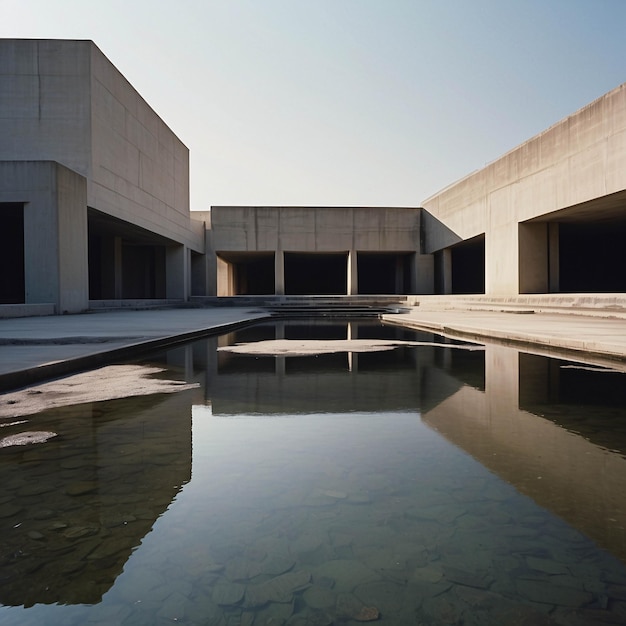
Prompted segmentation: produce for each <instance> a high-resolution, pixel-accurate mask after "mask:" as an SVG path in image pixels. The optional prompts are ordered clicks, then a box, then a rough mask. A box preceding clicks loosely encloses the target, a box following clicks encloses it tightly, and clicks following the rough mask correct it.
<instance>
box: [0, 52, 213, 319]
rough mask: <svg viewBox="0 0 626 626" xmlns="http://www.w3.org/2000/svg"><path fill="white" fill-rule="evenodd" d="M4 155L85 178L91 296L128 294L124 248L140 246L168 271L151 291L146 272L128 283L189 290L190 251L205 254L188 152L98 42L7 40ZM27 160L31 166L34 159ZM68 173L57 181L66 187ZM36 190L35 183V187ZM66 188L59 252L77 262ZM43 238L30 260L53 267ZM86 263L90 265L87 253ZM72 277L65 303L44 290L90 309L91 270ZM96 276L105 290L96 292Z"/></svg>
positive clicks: (174, 294)
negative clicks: (194, 212) (192, 202)
mask: <svg viewBox="0 0 626 626" xmlns="http://www.w3.org/2000/svg"><path fill="white" fill-rule="evenodd" d="M0 161H12V162H29V163H33V162H55V163H58V164H60V165H62V166H63V167H64V168H65V169H66V170H71V171H72V172H73V173H74V176H79V177H82V178H83V180H84V182H83V187H84V190H83V192H82V193H83V198H82V200H81V201H82V202H83V211H82V212H84V213H85V215H84V216H83V217H82V218H81V219H84V220H87V221H88V222H89V240H90V242H91V245H90V255H91V257H92V258H90V261H92V260H93V256H94V255H95V256H96V257H97V259H96V260H97V263H95V262H94V263H90V264H89V265H92V266H94V267H95V266H96V265H98V269H99V272H98V276H97V277H96V276H94V271H93V267H90V283H91V284H90V287H89V288H90V290H91V291H92V298H93V297H95V298H96V299H98V298H99V297H115V296H116V295H117V296H119V297H124V286H123V284H122V278H123V277H124V276H123V275H124V274H125V273H124V272H123V271H122V269H123V268H124V258H123V256H124V255H125V254H127V256H128V257H129V258H130V257H131V255H132V252H133V251H135V252H137V250H138V249H139V248H142V250H141V254H139V255H137V254H135V256H139V257H141V260H142V262H143V263H144V265H147V264H148V260H149V261H150V263H151V264H154V263H155V261H154V260H153V259H152V257H156V258H158V259H159V264H160V265H161V266H162V269H161V270H158V271H157V270H154V269H153V270H152V273H153V274H154V276H152V281H153V282H154V281H156V282H159V284H160V285H162V286H160V287H159V288H158V289H155V288H154V286H152V287H151V288H150V289H147V288H146V287H145V286H144V285H143V284H142V281H144V282H145V280H146V277H145V276H143V275H141V276H139V277H132V276H131V278H129V273H126V274H125V278H126V281H127V283H128V284H127V285H126V288H127V290H128V288H129V286H130V292H136V293H139V294H141V293H142V290H143V291H144V292H145V294H146V296H147V297H150V296H152V297H155V296H156V295H161V296H162V297H165V296H167V297H169V298H179V299H185V298H187V297H188V296H189V290H190V277H189V273H188V268H189V264H190V262H189V258H190V256H191V253H192V251H193V252H195V253H203V252H204V227H203V224H202V223H201V222H198V221H195V220H191V216H190V212H189V155H188V150H187V148H186V146H185V145H184V144H183V143H182V142H181V141H180V140H179V139H178V138H177V137H176V136H175V135H174V133H173V132H172V131H171V130H170V129H169V128H168V127H167V125H166V124H165V123H164V122H163V121H162V120H161V119H160V118H159V117H158V115H157V114H156V113H155V112H154V111H153V110H152V109H151V108H150V106H149V105H148V104H147V103H146V102H145V101H144V100H143V99H142V98H141V96H140V95H139V94H138V93H137V91H136V90H135V89H134V88H133V87H132V86H131V85H130V83H128V81H127V80H126V79H125V78H124V77H123V76H122V74H121V73H120V72H119V71H118V70H117V69H116V68H115V67H114V66H113V65H112V64H111V63H110V61H109V60H108V59H107V58H106V57H105V56H104V55H103V54H102V52H101V51H100V50H99V49H98V48H97V47H96V46H95V44H94V43H93V42H91V41H49V40H1V41H0ZM28 167H30V168H31V171H32V172H34V170H33V169H32V168H33V167H34V166H33V165H31V166H28ZM28 167H27V169H28ZM46 167H49V166H46ZM58 171H59V172H61V171H62V170H58ZM64 177H65V178H67V177H68V175H67V174H59V177H58V179H57V182H58V184H59V185H60V186H61V187H60V189H62V188H64V187H63V182H62V179H63V178H64ZM12 186H14V185H12V183H10V182H9V183H7V185H3V187H2V189H1V190H0V193H2V194H4V195H5V196H6V195H11V194H9V192H11V187H12ZM36 189H37V183H35V184H34V186H33V189H32V191H33V193H36ZM50 189H52V188H51V187H50ZM22 192H23V193H22V194H21V196H20V197H19V198H17V199H16V200H15V201H16V202H21V203H24V206H25V207H26V206H29V207H31V208H32V207H33V202H34V200H33V198H34V196H32V197H31V195H29V191H28V190H27V189H23V190H22ZM59 193H60V194H61V195H60V196H59V200H60V204H58V211H59V212H58V217H59V228H60V231H59V232H60V235H59V236H60V237H61V243H62V245H61V250H62V254H63V255H68V254H69V255H70V256H72V257H76V258H74V261H76V260H78V259H77V255H79V253H78V252H72V253H69V252H67V249H68V248H69V247H70V245H69V242H70V241H71V239H70V240H67V241H65V240H64V238H65V237H66V236H67V237H70V238H71V237H72V236H73V235H72V234H71V233H70V232H69V231H67V232H66V227H67V228H69V229H70V231H71V230H72V228H74V226H72V225H71V224H70V222H64V218H63V213H64V208H63V207H64V202H65V200H66V197H65V195H64V193H63V192H62V191H59ZM12 197H15V194H12ZM3 201H4V200H3ZM25 211H26V213H27V212H28V211H27V210H26V209H25ZM76 211H77V210H75V212H76ZM26 213H25V215H26ZM27 223H29V219H25V228H26V224H27ZM82 238H83V239H82V242H81V246H79V247H81V252H80V254H83V253H84V252H85V250H84V249H85V248H86V246H87V233H86V228H85V229H84V232H83V233H82ZM43 239H44V241H42V242H41V243H42V244H43V245H42V246H39V247H33V246H31V239H30V236H28V237H27V238H26V246H27V249H28V250H29V252H28V253H27V254H26V259H27V261H26V262H27V265H28V263H31V264H33V263H34V264H39V265H41V266H42V267H43V266H46V265H47V263H46V262H45V260H44V257H45V255H46V254H48V250H47V246H46V245H45V243H46V241H45V237H43ZM157 248H158V249H157ZM116 250H117V252H116ZM38 251H41V253H42V255H43V256H42V258H41V259H39V260H38V259H37V255H38V253H39V252H38ZM61 262H62V261H61ZM81 263H82V267H83V268H85V271H86V268H87V266H88V262H87V260H86V259H82V260H81ZM129 264H131V263H130V262H129ZM134 265H135V266H136V265H137V263H136V262H135V263H134ZM42 271H44V270H42ZM27 273H28V272H27ZM107 276H108V277H109V278H110V289H107V288H106V287H105V285H107V284H108V283H107ZM74 278H75V280H76V284H75V287H74V288H73V289H72V291H73V292H74V293H73V296H72V297H71V298H69V299H68V298H65V300H64V301H63V302H61V300H59V299H58V298H54V297H53V294H52V293H49V294H45V297H46V298H51V299H50V300H48V302H52V303H54V304H55V305H56V306H57V309H58V312H63V311H68V312H76V311H80V310H84V309H86V308H87V307H88V300H89V295H88V291H86V290H85V285H84V283H85V281H84V277H83V276H78V275H76V276H75V277H74ZM68 279H69V278H68ZM130 280H133V281H134V283H133V284H132V285H131V284H130V283H129V282H128V281H130ZM96 284H97V285H98V286H99V291H100V293H97V291H98V290H96V293H95V294H94V293H93V286H94V285H96ZM25 295H26V298H25V301H26V303H31V302H32V303H35V302H41V298H42V297H44V294H42V293H36V292H35V291H33V289H32V288H27V289H26V294H25ZM139 297H141V295H139Z"/></svg>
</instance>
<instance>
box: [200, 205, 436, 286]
mask: <svg viewBox="0 0 626 626" xmlns="http://www.w3.org/2000/svg"><path fill="white" fill-rule="evenodd" d="M207 217H208V216H207ZM421 228H422V225H421V210H420V209H402V208H379V207H377V208H372V207H213V208H212V210H211V214H210V229H209V231H208V232H209V233H210V237H209V238H208V240H207V255H209V256H211V257H213V255H214V258H215V260H216V267H215V269H214V271H213V272H212V273H211V275H212V277H214V279H215V280H214V281H213V282H212V284H211V286H210V289H211V291H213V292H214V293H215V295H219V296H230V295H242V294H247V293H266V294H267V293H269V294H276V295H283V294H285V293H287V294H289V293H292V294H294V293H296V294H299V293H303V292H304V293H315V294H328V293H330V294H340V295H341V294H343V295H357V294H363V293H431V291H432V256H430V255H422V254H421V244H420V240H421ZM263 262H264V263H265V267H266V271H265V276H264V278H261V277H258V276H257V283H256V285H252V284H249V283H250V280H249V279H251V278H253V277H254V276H253V273H252V271H250V268H249V267H248V269H246V266H249V264H251V263H255V264H256V265H257V266H258V264H259V263H263ZM378 270H380V273H379V274H378V275H377V273H378ZM260 281H262V282H263V288H264V291H258V290H255V286H257V285H258V284H259V282H260ZM244 283H245V284H244ZM307 287H308V288H309V291H306V290H307ZM377 287H379V288H380V289H376V288H377Z"/></svg>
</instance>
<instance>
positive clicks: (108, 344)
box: [0, 306, 626, 391]
mask: <svg viewBox="0 0 626 626" xmlns="http://www.w3.org/2000/svg"><path fill="white" fill-rule="evenodd" d="M267 317H269V313H268V312H267V311H266V310H263V309H255V308H252V307H251V308H243V307H213V308H193V309H190V308H183V309H162V310H144V311H133V310H126V311H123V310H122V311H111V312H102V313H88V314H84V315H66V316H50V317H27V318H13V319H0V391H5V390H7V389H11V388H17V387H21V386H25V385H28V384H31V383H34V382H38V381H41V380H44V379H46V378H52V377H55V376H62V375H64V374H67V373H70V372H73V371H78V370H80V369H87V368H91V367H96V366H98V365H101V364H103V363H106V362H110V361H112V360H114V359H125V358H129V357H131V356H133V355H134V354H136V353H137V352H138V351H140V350H148V349H153V348H158V347H160V346H165V345H169V344H172V343H175V342H178V341H183V340H187V339H194V338H197V337H199V336H202V335H205V334H207V333H212V334H217V333H222V332H226V331H228V330H230V329H232V328H234V327H236V326H239V325H242V324H245V323H248V322H253V321H255V320H259V319H263V318H267ZM383 319H384V320H385V321H387V322H390V323H395V324H402V325H405V326H409V327H414V328H422V329H427V330H432V331H435V332H438V333H442V334H445V335H448V336H452V337H460V338H464V339H473V340H476V341H479V342H482V341H488V340H495V341H502V342H505V343H510V344H516V345H520V346H524V349H526V350H528V351H530V352H534V353H538V354H550V355H559V354H561V355H565V356H569V357H570V358H576V359H577V360H580V361H585V362H595V363H603V364H609V365H611V364H613V366H619V368H620V369H622V368H623V369H626V319H614V318H610V317H587V316H582V315H567V314H557V313H534V314H519V313H518V314H515V313H514V312H502V311H463V310H454V311H449V310H443V311H437V310H424V309H421V308H420V307H419V306H415V307H412V308H411V309H410V311H409V312H408V313H401V314H389V315H384V316H383Z"/></svg>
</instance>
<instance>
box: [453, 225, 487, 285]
mask: <svg viewBox="0 0 626 626" xmlns="http://www.w3.org/2000/svg"><path fill="white" fill-rule="evenodd" d="M451 262H452V292H451V293H454V294H465V293H485V236H484V235H480V236H479V237H474V238H473V239H468V240H467V241H463V242H462V243H459V244H457V245H456V246H454V247H453V248H452V249H451Z"/></svg>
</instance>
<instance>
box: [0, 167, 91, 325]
mask: <svg viewBox="0 0 626 626" xmlns="http://www.w3.org/2000/svg"><path fill="white" fill-rule="evenodd" d="M0 202H16V203H23V204H24V274H25V300H26V304H42V303H52V304H54V305H55V307H56V312H57V313H66V312H67V313H77V312H80V311H83V310H85V309H87V305H88V295H89V294H88V277H87V183H86V180H85V178H84V177H83V176H80V175H79V174H77V173H76V172H73V171H72V170H69V169H68V168H65V167H63V166H62V165H59V164H58V163H54V162H50V161H38V162H32V161H10V162H0ZM16 262H17V260H16Z"/></svg>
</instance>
